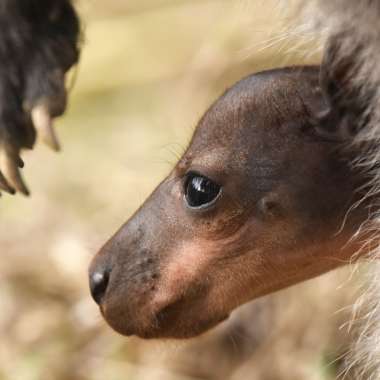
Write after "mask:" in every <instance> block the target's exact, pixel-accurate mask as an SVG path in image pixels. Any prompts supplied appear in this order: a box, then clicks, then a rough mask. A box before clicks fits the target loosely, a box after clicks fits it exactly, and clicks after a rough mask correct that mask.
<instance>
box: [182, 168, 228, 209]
mask: <svg viewBox="0 0 380 380" xmlns="http://www.w3.org/2000/svg"><path fill="white" fill-rule="evenodd" d="M221 190H222V188H221V186H219V185H218V184H217V183H215V182H213V181H212V180H211V179H209V178H207V177H205V176H202V175H200V174H197V173H189V174H188V176H187V179H186V182H185V198H186V202H187V204H188V206H189V207H191V208H204V207H208V206H210V205H211V204H212V203H214V201H216V199H217V198H218V197H219V195H220V193H221Z"/></svg>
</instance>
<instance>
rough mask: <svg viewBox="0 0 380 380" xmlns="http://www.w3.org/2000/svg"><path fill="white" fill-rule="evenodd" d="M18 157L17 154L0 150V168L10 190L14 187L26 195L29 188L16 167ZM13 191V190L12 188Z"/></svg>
mask: <svg viewBox="0 0 380 380" xmlns="http://www.w3.org/2000/svg"><path fill="white" fill-rule="evenodd" d="M18 161H19V157H18V155H17V154H12V153H9V152H7V151H5V150H4V151H2V152H1V155H0V168H1V172H2V173H3V177H4V179H6V181H5V183H8V184H9V188H10V189H11V190H13V189H15V190H17V191H19V192H20V193H22V194H24V195H26V196H28V195H29V190H28V188H27V187H26V185H25V183H24V181H23V179H22V177H21V173H20V171H19V168H18ZM13 192H14V190H13Z"/></svg>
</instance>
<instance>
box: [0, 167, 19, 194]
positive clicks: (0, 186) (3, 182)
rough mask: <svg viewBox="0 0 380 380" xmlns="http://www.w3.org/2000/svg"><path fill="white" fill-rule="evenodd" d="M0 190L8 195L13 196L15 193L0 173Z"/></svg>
mask: <svg viewBox="0 0 380 380" xmlns="http://www.w3.org/2000/svg"><path fill="white" fill-rule="evenodd" d="M0 189H1V190H4V191H6V192H7V193H9V194H14V193H15V192H16V191H15V189H13V188H12V187H11V186H9V184H8V182H7V180H6V179H5V177H4V176H3V174H2V173H1V172H0Z"/></svg>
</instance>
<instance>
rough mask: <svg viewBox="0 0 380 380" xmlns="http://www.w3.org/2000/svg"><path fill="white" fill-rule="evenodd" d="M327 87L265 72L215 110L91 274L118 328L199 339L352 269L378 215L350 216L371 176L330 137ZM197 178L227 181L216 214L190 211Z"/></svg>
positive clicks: (314, 72) (315, 71)
mask: <svg viewBox="0 0 380 380" xmlns="http://www.w3.org/2000/svg"><path fill="white" fill-rule="evenodd" d="M318 78H319V68H317V67H304V68H290V69H280V70H274V71H269V72H264V73H259V74H256V75H253V76H250V77H248V78H246V79H244V80H242V81H241V82H239V83H238V84H236V85H235V86H233V87H232V88H231V89H230V90H228V91H227V92H226V93H225V94H224V95H223V96H222V97H221V98H220V99H218V100H217V101H216V102H215V104H214V105H213V106H212V107H211V108H210V109H209V111H208V112H207V113H206V114H205V116H204V117H203V118H202V119H201V121H200V123H199V125H198V127H197V129H196V131H195V133H194V136H193V139H192V141H191V143H190V146H189V148H188V149H187V151H186V152H185V154H184V155H183V157H182V158H181V159H180V161H179V163H178V164H177V165H176V167H175V168H174V170H173V171H172V173H171V174H170V175H169V176H168V178H166V179H165V180H164V181H163V182H162V183H161V184H160V186H159V187H158V188H157V189H156V190H155V191H154V192H153V194H152V195H151V196H150V197H149V198H148V200H147V201H146V202H145V203H144V205H143V206H142V207H141V208H140V210H139V211H138V212H137V213H136V214H135V215H134V216H133V217H132V218H131V219H130V220H129V221H128V222H127V223H126V224H125V225H124V226H123V227H122V228H121V229H120V230H119V232H117V233H116V235H115V236H114V237H113V238H112V239H111V240H110V241H109V242H108V243H107V244H106V245H105V246H104V247H103V249H102V250H101V251H100V252H99V254H98V255H97V256H96V258H95V259H94V261H93V263H92V265H91V269H90V278H91V285H92V291H93V294H94V296H95V299H96V300H97V302H99V304H100V308H101V311H102V313H103V315H104V317H105V319H106V320H107V321H108V323H109V324H110V325H111V326H112V327H113V328H114V329H115V330H117V331H119V332H120V333H122V334H126V335H131V334H136V335H139V336H141V337H145V338H152V337H176V338H184V337H191V336H194V335H198V334H200V333H202V332H204V331H205V330H207V329H209V328H211V327H213V326H215V325H216V324H218V323H219V322H220V321H222V320H224V319H225V318H227V317H228V315H229V314H230V312H231V311H232V310H233V309H235V308H236V307H237V306H239V305H241V304H243V303H245V302H248V301H250V300H252V299H254V298H257V297H259V296H262V295H265V294H268V293H271V292H274V291H276V290H278V289H282V288H284V287H287V286H289V285H292V284H295V283H298V282H300V281H303V280H305V279H308V278H311V277H315V276H318V275H319V274H321V273H324V272H326V271H328V270H331V269H334V268H336V267H338V266H340V265H342V264H344V263H347V262H348V261H349V260H350V258H351V256H352V255H353V253H354V252H355V251H356V250H357V249H358V243H357V242H349V241H348V240H349V239H350V237H351V235H352V234H353V232H354V231H356V229H357V228H358V227H359V225H360V224H361V223H362V222H363V221H364V220H365V219H366V217H367V215H366V211H365V208H361V209H356V210H353V211H352V212H350V213H348V210H349V209H350V208H351V206H352V205H353V204H354V203H355V202H356V201H358V200H359V199H360V194H358V193H357V192H356V189H357V188H358V187H360V186H361V185H362V184H363V183H364V182H365V176H363V175H361V174H360V172H356V171H355V170H353V169H352V167H351V165H350V159H351V157H352V155H355V152H353V151H351V150H349V149H343V147H344V144H342V142H341V141H340V140H329V139H327V140H326V138H325V137H321V136H320V135H319V128H316V126H318V125H319V124H318V123H319V115H320V114H321V113H322V112H323V111H324V110H325V109H326V101H325V98H324V97H323V95H322V94H321V91H320V88H319V84H318V83H319V79H318ZM189 172H197V173H201V174H202V175H204V176H206V177H208V178H211V179H212V180H213V181H215V182H216V183H219V184H221V186H222V196H220V198H219V199H218V200H217V201H216V203H215V204H214V205H212V206H211V207H209V208H206V209H200V210H191V209H189V208H188V207H187V206H186V203H185V201H184V184H185V183H186V178H187V176H188V174H187V173H189ZM347 213H348V214H347ZM101 276H103V277H102V279H103V281H100V282H99V281H98V280H99V278H101ZM99 284H100V287H99Z"/></svg>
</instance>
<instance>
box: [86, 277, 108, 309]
mask: <svg viewBox="0 0 380 380" xmlns="http://www.w3.org/2000/svg"><path fill="white" fill-rule="evenodd" d="M109 277H110V271H109V270H104V271H97V272H93V273H92V274H90V290H91V295H92V298H93V299H94V301H95V302H96V303H97V304H98V305H99V304H100V303H101V302H102V298H103V296H104V294H105V293H106V290H107V286H108V282H109Z"/></svg>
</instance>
